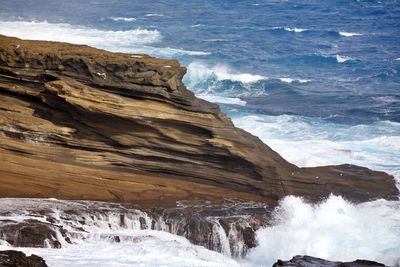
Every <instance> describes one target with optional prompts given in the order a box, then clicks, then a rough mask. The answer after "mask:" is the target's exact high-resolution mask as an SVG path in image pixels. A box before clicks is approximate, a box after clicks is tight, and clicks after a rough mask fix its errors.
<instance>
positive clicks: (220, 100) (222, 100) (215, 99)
mask: <svg viewBox="0 0 400 267" xmlns="http://www.w3.org/2000/svg"><path fill="white" fill-rule="evenodd" d="M196 96H197V97H199V98H202V99H204V100H207V101H209V102H212V103H217V104H230V105H239V106H246V104H247V103H246V101H244V100H241V99H240V98H236V97H223V96H216V95H202V94H199V95H196Z"/></svg>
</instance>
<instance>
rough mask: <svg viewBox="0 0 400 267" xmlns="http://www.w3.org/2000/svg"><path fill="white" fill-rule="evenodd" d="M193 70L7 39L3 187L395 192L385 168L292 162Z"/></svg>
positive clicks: (240, 193)
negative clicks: (200, 94)
mask: <svg viewBox="0 0 400 267" xmlns="http://www.w3.org/2000/svg"><path fill="white" fill-rule="evenodd" d="M185 71H186V70H185V68H184V67H181V66H180V65H179V63H178V62H177V61H175V60H161V59H156V58H152V57H149V56H147V55H131V54H122V53H111V52H107V51H103V50H98V49H94V48H91V47H88V46H84V45H71V44H66V43H56V42H44V41H25V40H20V39H17V38H10V37H6V36H0V159H1V164H0V183H1V186H0V196H1V197H56V198H61V199H90V200H104V201H114V202H130V203H137V204H141V205H143V206H149V207H151V206H168V205H174V204H175V201H177V200H183V199H210V200H221V199H224V198H226V199H229V198H235V199H242V200H256V201H264V202H275V201H276V200H278V199H279V198H281V197H283V196H285V195H288V194H293V195H299V196H304V197H306V198H308V199H310V200H320V199H321V198H324V197H327V196H328V195H329V194H330V193H334V194H338V195H342V196H344V197H345V198H347V199H349V200H352V201H355V202H359V201H366V200H369V199H375V198H387V199H391V198H395V197H396V196H397V194H398V191H397V189H396V187H395V183H394V179H393V177H391V176H389V175H387V174H385V173H383V172H376V171H372V170H369V169H367V168H362V167H357V166H353V165H340V166H327V167H317V168H299V167H297V166H295V165H293V164H290V163H289V162H287V161H286V160H284V159H283V158H282V157H281V156H280V155H279V154H277V153H276V152H274V151H273V150H272V149H270V148H269V147H268V146H267V145H265V144H263V143H262V142H261V141H260V140H259V139H258V138H256V137H254V136H252V135H251V134H249V133H247V132H245V131H243V130H241V129H238V128H235V127H234V125H233V124H232V122H231V120H230V119H229V118H227V116H226V115H225V114H223V113H221V112H220V110H219V108H218V106H217V105H215V104H211V103H209V102H206V101H203V100H201V99H198V98H196V97H195V96H194V95H193V93H191V92H190V91H189V90H187V89H186V88H185V86H184V85H183V83H182V81H181V79H182V77H183V75H184V74H185Z"/></svg>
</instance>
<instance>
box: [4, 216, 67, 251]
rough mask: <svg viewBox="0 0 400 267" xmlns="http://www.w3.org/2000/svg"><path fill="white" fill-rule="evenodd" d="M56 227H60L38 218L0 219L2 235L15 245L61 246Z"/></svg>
mask: <svg viewBox="0 0 400 267" xmlns="http://www.w3.org/2000/svg"><path fill="white" fill-rule="evenodd" d="M54 228H60V227H58V226H56V225H52V224H49V223H43V222H40V221H37V220H25V221H24V222H13V221H8V222H5V221H0V237H1V239H3V240H5V241H7V242H8V243H9V244H11V245H13V246H15V247H52V248H61V244H60V242H59V241H58V240H57V234H56V231H55V230H54ZM57 230H58V231H60V229H57ZM60 232H61V231H60ZM64 233H65V232H64Z"/></svg>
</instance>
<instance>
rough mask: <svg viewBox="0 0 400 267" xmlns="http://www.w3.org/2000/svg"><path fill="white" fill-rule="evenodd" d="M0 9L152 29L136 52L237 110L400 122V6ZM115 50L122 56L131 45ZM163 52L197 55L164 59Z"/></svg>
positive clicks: (7, 3) (94, 25) (98, 2)
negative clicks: (152, 38) (168, 62)
mask: <svg viewBox="0 0 400 267" xmlns="http://www.w3.org/2000/svg"><path fill="white" fill-rule="evenodd" d="M0 3H1V8H0V20H1V21H25V22H31V21H37V22H43V21H47V23H48V24H49V25H51V24H57V23H65V24H69V25H70V26H71V27H72V28H73V27H75V26H76V27H81V26H85V27H87V28H90V29H97V30H103V31H128V30H131V29H138V28H140V29H148V30H153V31H155V30H156V31H157V32H159V34H160V36H161V37H160V40H158V41H156V42H153V43H150V44H146V47H145V48H146V50H144V52H149V51H150V52H149V53H151V54H153V55H156V56H161V57H172V58H177V59H179V60H180V61H181V62H182V64H184V65H185V66H188V67H189V74H188V75H187V76H186V77H185V82H186V83H187V85H188V86H189V87H190V88H191V89H192V90H194V91H195V92H197V93H198V94H200V95H208V96H220V97H229V98H240V99H241V100H242V101H245V102H246V105H242V106H240V107H238V108H240V110H242V111H244V112H250V113H256V114H266V115H280V114H294V115H300V116H308V117H321V118H323V119H325V120H329V121H333V122H338V123H345V124H358V123H363V124H369V123H373V122H376V121H379V120H391V121H396V122H400V74H399V71H400V1H396V0H391V1H383V0H382V1H361V0H357V1H353V0H346V1H321V0H309V1H304V0H303V1H292V0H288V1H278V0H275V1H261V0H251V1H234V0H230V1H212V0H204V1H176V0H164V1H155V2H154V1H132V0H113V1H106V0H95V1H82V0H69V1H66V0H63V1H60V0H54V1H49V0H35V1H33V0H32V1H21V0H19V1H18V0H17V1H16V0H12V1H11V0H1V1H0ZM113 18H114V19H113ZM115 18H120V19H115ZM123 18H126V19H123ZM129 18H130V19H129ZM46 30H47V29H46V27H44V28H43V31H46ZM0 33H1V31H0ZM54 34H57V33H54ZM82 34H83V35H84V34H85V32H84V31H83V32H82ZM22 37H23V36H22ZM105 42H107V41H105ZM89 44H90V43H89ZM135 45H136V44H132V47H134V46H135ZM100 46H101V45H100ZM136 46H137V45H136ZM123 48H124V51H125V50H127V49H128V50H129V43H128V44H124V47H123ZM149 48H155V49H154V50H151V49H150V50H149ZM163 48H174V49H182V50H184V51H202V52H204V53H197V54H196V53H184V52H182V53H172V54H165V53H162V49H163ZM116 50H118V49H116ZM193 62H195V64H193ZM221 72H222V74H221ZM238 74H249V75H250V74H251V75H253V77H254V75H259V76H263V78H261V77H258V76H255V77H258V79H253V80H250V81H249V80H248V79H245V78H243V77H242V76H240V75H239V76H237V75H238ZM232 75H236V76H232ZM282 78H285V79H286V80H285V79H283V80H282ZM287 78H290V79H292V80H288V79H287ZM223 102H229V101H223ZM232 103H233V102H232ZM225 110H228V111H229V106H228V107H226V106H225Z"/></svg>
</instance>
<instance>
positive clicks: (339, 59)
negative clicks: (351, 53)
mask: <svg viewBox="0 0 400 267" xmlns="http://www.w3.org/2000/svg"><path fill="white" fill-rule="evenodd" d="M335 58H336V61H337V62H338V63H343V62H346V61H349V60H352V58H351V57H346V56H341V55H336V56H335Z"/></svg>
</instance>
